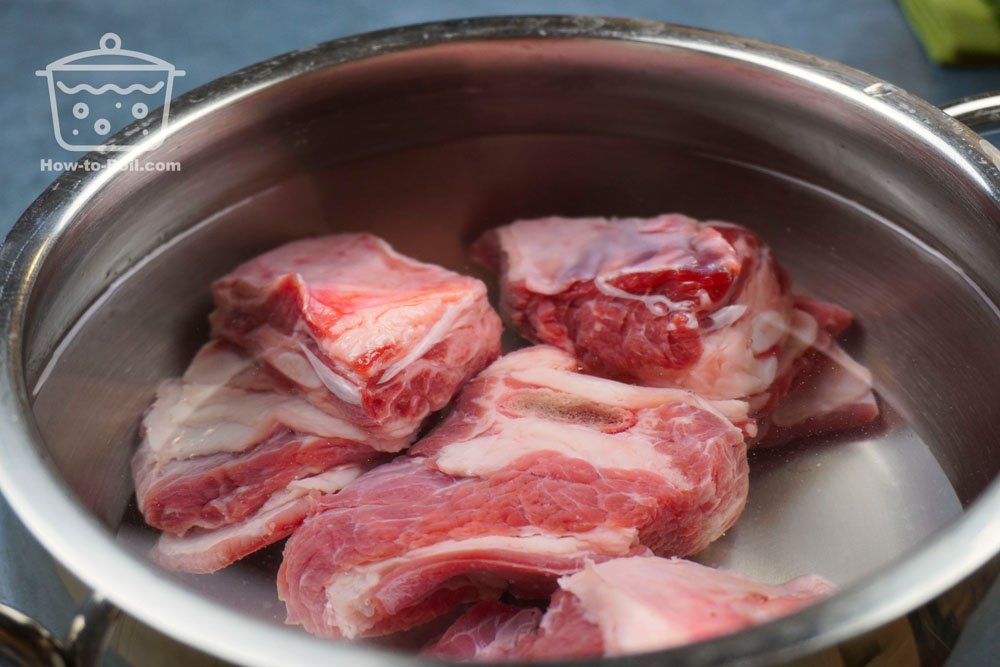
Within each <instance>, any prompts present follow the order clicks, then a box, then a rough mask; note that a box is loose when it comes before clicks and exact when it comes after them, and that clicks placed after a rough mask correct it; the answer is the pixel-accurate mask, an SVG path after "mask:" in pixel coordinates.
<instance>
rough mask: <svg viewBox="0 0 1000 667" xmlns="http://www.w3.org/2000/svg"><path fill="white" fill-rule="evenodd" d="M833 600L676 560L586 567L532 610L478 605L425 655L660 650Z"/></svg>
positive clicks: (823, 587) (803, 583)
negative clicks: (540, 612)
mask: <svg viewBox="0 0 1000 667" xmlns="http://www.w3.org/2000/svg"><path fill="white" fill-rule="evenodd" d="M832 592H833V586H832V585H831V584H830V583H829V582H827V581H826V580H824V579H822V578H821V577H817V576H815V575H809V576H803V577H798V578H796V579H792V580H791V581H788V582H786V583H784V584H780V585H777V586H773V585H769V584H763V583H760V582H757V581H753V580H752V579H749V578H747V577H745V576H743V575H740V574H736V573H734V572H724V571H721V570H715V569H712V568H710V567H705V566H704V565H699V564H697V563H693V562H691V561H686V560H680V559H666V558H655V557H649V556H645V557H633V558H618V559H613V560H607V561H604V562H603V563H596V564H595V563H587V564H586V565H585V566H584V568H583V569H582V570H581V571H580V572H577V573H575V574H572V575H570V576H566V577H562V578H560V579H559V591H558V592H556V594H555V595H554V596H553V597H552V601H551V603H550V604H549V607H548V610H547V611H546V612H545V615H544V616H543V617H542V619H541V621H539V620H538V618H537V615H536V614H532V613H531V611H532V610H519V609H518V608H516V607H509V606H506V605H497V604H495V603H488V602H487V603H481V604H479V605H477V606H475V607H473V608H472V609H470V610H469V611H468V612H467V613H466V614H465V615H463V616H462V617H460V618H459V619H458V620H457V621H455V623H454V624H453V625H452V626H451V627H450V628H449V629H448V630H447V631H446V632H445V633H444V635H442V637H441V638H440V639H438V640H437V641H436V642H434V643H432V644H431V645H430V646H428V647H427V648H426V649H425V654H426V655H429V656H433V657H447V658H450V659H457V660H484V661H485V660H496V659H517V660H524V659H552V658H562V659H566V658H583V657H595V656H615V655H624V654H630V653H642V652H648V651H657V650H662V649H666V648H670V647H673V646H679V645H682V644H688V643H693V642H697V641H702V640H705V639H710V638H712V637H717V636H719V635H723V634H727V633H730V632H735V631H737V630H742V629H745V628H748V627H750V626H753V625H759V624H761V623H764V622H766V621H770V620H773V619H775V618H778V617H780V616H784V615H786V614H790V613H792V612H794V611H796V610H798V609H800V608H802V607H804V606H806V605H808V604H811V603H813V602H816V601H818V600H820V599H822V598H824V597H826V596H828V595H830V594H831V593H832Z"/></svg>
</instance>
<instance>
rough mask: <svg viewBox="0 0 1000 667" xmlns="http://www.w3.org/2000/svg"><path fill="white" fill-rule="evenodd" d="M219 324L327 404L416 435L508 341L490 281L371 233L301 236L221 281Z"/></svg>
mask: <svg viewBox="0 0 1000 667" xmlns="http://www.w3.org/2000/svg"><path fill="white" fill-rule="evenodd" d="M212 292H213V294H214V297H215V306H216V307H215V311H214V312H213V313H212V315H211V318H210V320H211V323H212V332H213V335H215V336H217V337H219V338H223V339H226V340H229V341H232V342H234V343H236V344H238V345H240V346H241V347H243V348H245V349H247V350H248V351H250V352H251V353H252V354H253V355H254V356H255V357H257V358H259V359H261V360H262V361H264V362H265V363H267V364H268V365H270V366H271V367H272V368H273V369H275V370H276V371H278V372H279V373H281V374H282V375H283V376H284V377H285V378H287V379H288V380H289V381H290V382H292V383H293V384H294V385H296V387H297V388H298V390H299V392H300V393H301V394H302V395H303V396H304V397H306V398H307V399H308V400H309V401H311V402H312V403H314V404H315V405H317V406H319V407H320V408H322V409H323V410H324V411H325V412H328V413H330V414H335V415H338V416H341V417H343V418H344V419H346V420H347V421H349V422H351V423H353V424H356V425H358V426H361V427H363V428H365V429H367V430H368V431H369V432H370V433H372V434H373V435H377V436H380V437H384V438H389V439H392V438H406V437H410V436H412V435H413V433H415V432H416V430H417V428H418V427H419V426H420V423H421V422H422V421H423V419H424V418H425V417H426V416H427V415H428V414H430V413H431V412H433V411H435V410H438V409H440V408H442V407H444V406H445V404H446V403H447V402H448V401H449V400H451V397H452V395H453V394H454V392H455V390H456V388H457V387H458V386H459V385H461V383H462V382H464V381H465V380H466V379H468V378H469V377H470V376H472V375H473V374H475V373H476V371H478V370H479V369H481V368H482V367H483V366H485V365H486V364H487V363H489V362H490V361H491V360H492V359H494V358H495V357H496V356H497V354H499V351H500V328H501V327H500V320H499V318H498V317H497V315H496V313H495V312H494V311H493V308H492V307H491V306H490V304H489V302H488V301H487V298H486V287H485V286H484V285H483V283H482V282H481V281H479V280H476V279H474V278H470V277H468V276H463V275H459V274H457V273H453V272H451V271H448V270H447V269H443V268H441V267H440V266H435V265H433V264H425V263H423V262H418V261H416V260H414V259H411V258H409V257H406V256H404V255H401V254H399V253H397V252H396V251H395V250H393V249H392V248H391V247H390V246H389V244H387V243H386V242H385V241H382V240H381V239H379V238H377V237H375V236H372V235H370V234H339V235H335V236H327V237H322V238H315V239H305V240H301V241H294V242H292V243H288V244H286V245H283V246H281V247H280V248H277V249H275V250H271V251H270V252H266V253H264V254H263V255H260V256H258V257H255V258H254V259H252V260H250V261H248V262H246V263H244V264H242V265H240V266H239V267H237V268H236V270H234V271H233V272H232V273H230V274H229V275H227V276H225V277H224V278H221V279H219V280H217V281H216V282H215V284H214V285H213V287H212Z"/></svg>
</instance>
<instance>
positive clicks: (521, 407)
mask: <svg viewBox="0 0 1000 667" xmlns="http://www.w3.org/2000/svg"><path fill="white" fill-rule="evenodd" d="M577 366H578V364H577V362H576V360H574V359H573V358H572V357H571V356H570V355H569V354H567V353H565V352H563V351H561V350H558V349H556V348H554V347H550V346H545V345H539V346H535V347H531V348H527V349H523V350H518V351H517V352H513V353H511V354H508V355H506V356H504V357H502V358H501V359H499V360H497V361H496V362H494V363H493V364H492V365H491V366H489V367H488V368H487V369H486V370H485V371H483V372H482V373H480V375H479V376H478V377H476V378H475V379H474V380H473V381H472V382H470V383H469V384H468V385H467V386H466V387H465V389H463V390H462V392H461V393H460V394H459V397H458V399H457V401H456V404H455V407H454V408H453V409H452V411H451V413H450V414H449V415H448V417H447V418H446V419H445V420H444V422H442V423H441V424H440V425H439V426H438V427H437V428H436V429H435V430H434V431H433V432H432V433H431V434H429V435H428V436H427V437H426V438H424V439H423V440H421V441H420V442H418V443H417V444H416V445H414V447H413V449H412V450H411V454H413V455H415V456H429V457H431V458H432V459H433V463H432V464H433V465H434V466H435V467H436V468H437V469H438V470H441V471H442V472H445V473H447V474H449V475H455V476H462V477H472V476H476V477H484V478H487V477H489V478H492V477H494V476H497V475H507V474H509V470H510V469H511V468H512V467H513V468H519V467H525V466H524V462H525V461H530V460H536V463H535V464H534V466H535V467H532V468H528V469H529V470H531V471H532V473H536V474H537V472H538V471H539V470H542V466H543V462H544V465H550V466H552V470H553V472H552V473H551V474H552V476H559V477H561V476H563V475H568V474H570V473H569V471H570V470H573V473H572V474H574V475H580V476H583V477H586V476H587V475H590V474H593V475H594V476H595V478H596V480H595V482H594V483H595V484H605V483H608V482H609V481H610V480H612V479H615V480H621V481H620V482H616V483H620V484H624V485H627V487H628V488H629V491H628V493H629V494H631V495H632V498H631V502H630V503H627V504H626V507H628V508H629V514H628V515H627V516H626V517H624V519H623V521H624V523H622V524H621V525H627V526H630V527H635V528H636V529H638V530H639V531H640V538H641V541H642V543H643V544H644V545H645V546H648V547H649V548H651V549H653V550H654V551H655V552H657V553H667V554H670V555H687V554H691V553H696V552H698V551H700V550H701V549H703V548H705V547H706V546H708V545H709V544H710V543H711V542H712V541H714V540H715V539H716V538H718V537H719V536H720V535H721V534H722V533H723V532H725V531H726V530H727V529H728V528H729V527H730V526H731V525H732V524H733V523H734V522H735V521H736V518H737V517H738V516H739V514H740V512H741V511H742V509H743V505H744V502H745V500H746V493H747V485H748V482H747V464H746V460H745V459H746V449H745V446H744V445H743V442H742V433H741V431H740V430H739V429H738V428H736V427H735V426H734V425H733V423H734V422H735V423H737V424H739V425H741V426H743V427H744V428H745V429H749V430H752V429H753V424H752V423H748V420H747V415H746V410H747V406H746V403H744V402H742V401H705V400H703V399H701V398H699V397H698V396H696V395H694V394H692V393H691V392H688V391H684V390H678V389H666V388H652V387H637V386H633V385H627V384H622V383H620V382H615V381H614V380H607V379H603V378H597V377H593V376H589V375H584V374H582V373H580V372H578V371H577ZM602 493H603V494H604V498H603V499H602V501H603V502H604V503H608V502H609V501H610V500H611V498H612V496H611V495H610V493H611V490H610V488H609V489H606V490H603V491H602ZM565 499H566V500H568V499H569V497H568V496H565ZM597 502H598V501H597V500H596V499H595V500H590V499H587V500H579V499H578V500H577V501H576V503H574V504H575V505H576V507H574V512H575V513H576V515H578V516H584V515H585V514H584V511H583V509H582V507H583V506H586V505H591V504H595V503H597ZM552 512H553V513H558V511H557V510H556V509H553V510H552Z"/></svg>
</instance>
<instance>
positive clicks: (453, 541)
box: [278, 346, 748, 637]
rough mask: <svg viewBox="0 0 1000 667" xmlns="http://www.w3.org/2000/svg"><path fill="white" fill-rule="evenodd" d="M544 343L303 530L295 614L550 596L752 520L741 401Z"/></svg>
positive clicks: (359, 621)
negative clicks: (629, 374)
mask: <svg viewBox="0 0 1000 667" xmlns="http://www.w3.org/2000/svg"><path fill="white" fill-rule="evenodd" d="M576 366H577V364H576V362H575V360H573V359H572V357H570V356H569V355H568V354H566V353H565V352H562V351H560V350H557V349H556V348H552V347H548V346H539V347H534V348H529V349H526V350H520V351H518V352H514V353H512V354H509V355H507V356H505V357H503V358H501V359H500V360H498V361H497V362H495V363H494V364H493V365H492V366H490V367H489V368H488V369H487V370H486V371H484V372H483V373H482V374H480V375H479V376H478V377H477V378H476V379H475V380H473V381H472V382H471V383H470V384H469V385H467V386H466V387H465V389H463V391H462V392H461V394H460V396H459V399H458V401H457V403H456V406H455V407H454V409H453V410H452V412H451V413H450V414H449V416H448V417H447V418H446V419H445V421H444V422H443V423H442V424H440V425H439V426H438V428H437V429H435V430H434V431H433V432H432V433H431V434H430V435H429V436H428V437H427V438H425V439H424V440H422V441H421V442H419V443H417V445H416V446H415V447H414V448H413V449H412V450H411V455H410V456H408V457H404V458H402V459H397V460H396V461H393V462H392V463H390V464H387V465H383V466H380V467H379V468H377V469H375V470H373V471H371V472H369V473H367V474H366V475H363V476H362V477H360V478H358V479H357V480H355V482H353V483H352V484H350V485H348V486H347V487H346V488H345V489H344V490H343V491H342V492H341V493H340V494H338V495H336V496H332V497H328V498H327V497H324V498H322V499H321V500H320V501H318V505H319V506H320V507H319V511H318V512H317V513H316V514H314V515H313V516H311V517H310V518H309V519H307V520H306V521H305V523H304V524H303V525H302V527H301V528H300V529H299V530H298V531H296V533H295V534H294V535H293V536H292V537H291V539H290V540H289V541H288V544H287V545H286V547H285V556H284V562H283V563H282V566H281V570H280V571H279V575H278V577H279V578H278V585H279V594H280V597H281V599H283V600H284V601H285V602H286V605H287V607H288V619H289V622H294V623H300V624H302V625H303V626H305V628H306V629H307V630H309V631H310V632H313V633H316V634H321V635H327V636H345V637H358V636H366V635H377V634H385V633H388V632H393V631H396V630H400V629H405V628H409V627H413V626H414V625H417V624H419V623H422V622H425V621H427V620H430V619H431V618H434V617H435V616H437V615H439V614H441V613H443V612H444V611H446V610H448V609H450V608H452V607H454V606H455V605H457V604H460V603H463V602H470V601H474V600H481V599H490V598H495V597H496V596H498V595H499V594H500V593H502V592H503V591H504V590H511V591H513V592H514V593H515V594H518V595H521V596H524V597H534V598H537V597H539V596H540V595H546V596H547V595H548V594H549V593H551V591H552V589H553V586H554V579H555V577H556V576H558V575H560V574H568V573H572V572H576V571H577V570H578V569H579V568H580V567H581V566H582V565H583V563H584V562H585V561H586V560H591V561H600V560H604V559H607V558H613V557H620V556H624V555H630V554H637V553H648V550H649V549H650V548H651V549H653V550H655V551H656V552H657V553H663V554H677V555H681V554H688V553H693V552H695V551H698V550H700V549H701V548H703V547H705V546H706V545H707V544H709V543H710V542H711V541H712V540H714V539H716V538H717V537H719V535H721V534H722V532H724V531H725V530H726V529H727V528H728V527H729V526H731V525H732V524H733V522H735V520H736V518H737V517H738V516H739V513H740V511H741V510H742V508H743V505H744V503H745V500H746V493H747V484H748V467H747V461H746V448H745V445H744V439H743V433H742V432H741V431H740V429H739V428H737V427H736V426H734V425H733V423H732V421H731V419H730V417H731V416H732V417H735V418H737V419H742V420H744V421H745V419H746V405H745V403H742V402H740V401H728V402H721V403H711V402H707V401H704V400H702V399H699V398H698V397H696V396H694V395H693V394H691V393H690V392H686V391H683V390H676V389H655V388H643V387H633V386H630V385H624V384H621V383H618V382H615V381H612V380H605V379H601V378H596V377H590V376H586V375H582V374H580V373H578V372H576Z"/></svg>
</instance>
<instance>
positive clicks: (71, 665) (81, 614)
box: [0, 595, 119, 667]
mask: <svg viewBox="0 0 1000 667" xmlns="http://www.w3.org/2000/svg"><path fill="white" fill-rule="evenodd" d="M118 614H119V611H118V608H117V607H115V606H113V605H112V604H111V603H109V602H108V601H107V600H105V599H104V598H102V597H100V596H98V595H93V596H91V598H90V599H89V600H87V602H86V604H84V605H83V607H81V608H80V611H78V612H77V614H76V616H74V617H73V621H72V622H71V623H70V627H69V634H68V635H67V636H66V638H65V639H62V640H61V639H57V638H56V637H55V636H53V634H52V633H51V632H50V631H49V630H48V628H46V627H45V626H44V625H42V624H41V623H39V622H38V621H36V620H35V619H33V618H31V617H30V616H28V615H27V614H23V613H21V612H20V611H18V610H17V609H14V608H13V607H8V606H7V605H5V604H0V658H4V659H6V660H8V661H10V663H11V664H13V665H15V666H16V667H97V666H98V665H100V664H101V663H102V657H103V655H104V648H105V645H106V644H107V639H108V632H109V630H110V629H111V626H112V625H113V624H114V622H115V619H117V618H118Z"/></svg>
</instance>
